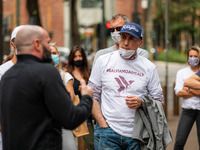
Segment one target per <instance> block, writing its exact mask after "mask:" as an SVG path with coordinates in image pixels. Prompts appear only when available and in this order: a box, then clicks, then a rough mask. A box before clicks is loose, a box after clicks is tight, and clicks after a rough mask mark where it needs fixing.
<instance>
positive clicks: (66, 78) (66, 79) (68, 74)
mask: <svg viewBox="0 0 200 150" xmlns="http://www.w3.org/2000/svg"><path fill="white" fill-rule="evenodd" d="M73 79H74V78H73V77H72V75H71V74H70V73H68V72H66V73H65V85H67V83H68V82H69V80H73Z"/></svg>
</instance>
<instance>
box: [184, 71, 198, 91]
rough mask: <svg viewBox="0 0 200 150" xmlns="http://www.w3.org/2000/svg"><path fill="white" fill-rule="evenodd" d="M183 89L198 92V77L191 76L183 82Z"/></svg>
mask: <svg viewBox="0 0 200 150" xmlns="http://www.w3.org/2000/svg"><path fill="white" fill-rule="evenodd" d="M184 86H185V87H189V88H192V89H196V90H200V77H199V75H197V74H194V75H192V76H191V77H189V78H188V79H186V80H185V82H184Z"/></svg>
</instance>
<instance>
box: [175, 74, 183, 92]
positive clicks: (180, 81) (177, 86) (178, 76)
mask: <svg viewBox="0 0 200 150" xmlns="http://www.w3.org/2000/svg"><path fill="white" fill-rule="evenodd" d="M183 86H184V81H183V79H182V74H181V72H180V71H178V72H177V74H176V84H175V87H174V91H175V93H176V95H177V94H178V93H179V92H180V91H181V90H182V89H183Z"/></svg>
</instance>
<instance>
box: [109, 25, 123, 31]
mask: <svg viewBox="0 0 200 150" xmlns="http://www.w3.org/2000/svg"><path fill="white" fill-rule="evenodd" d="M121 28H122V26H120V27H116V28H109V29H108V30H109V31H110V32H115V29H116V30H117V31H121Z"/></svg>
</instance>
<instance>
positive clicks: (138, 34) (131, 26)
mask: <svg viewBox="0 0 200 150" xmlns="http://www.w3.org/2000/svg"><path fill="white" fill-rule="evenodd" d="M120 33H129V34H131V35H132V36H134V37H135V38H141V39H142V38H143V30H142V28H141V27H140V25H138V24H136V23H132V22H130V23H126V24H124V25H123V26H122V28H121V31H120Z"/></svg>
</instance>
